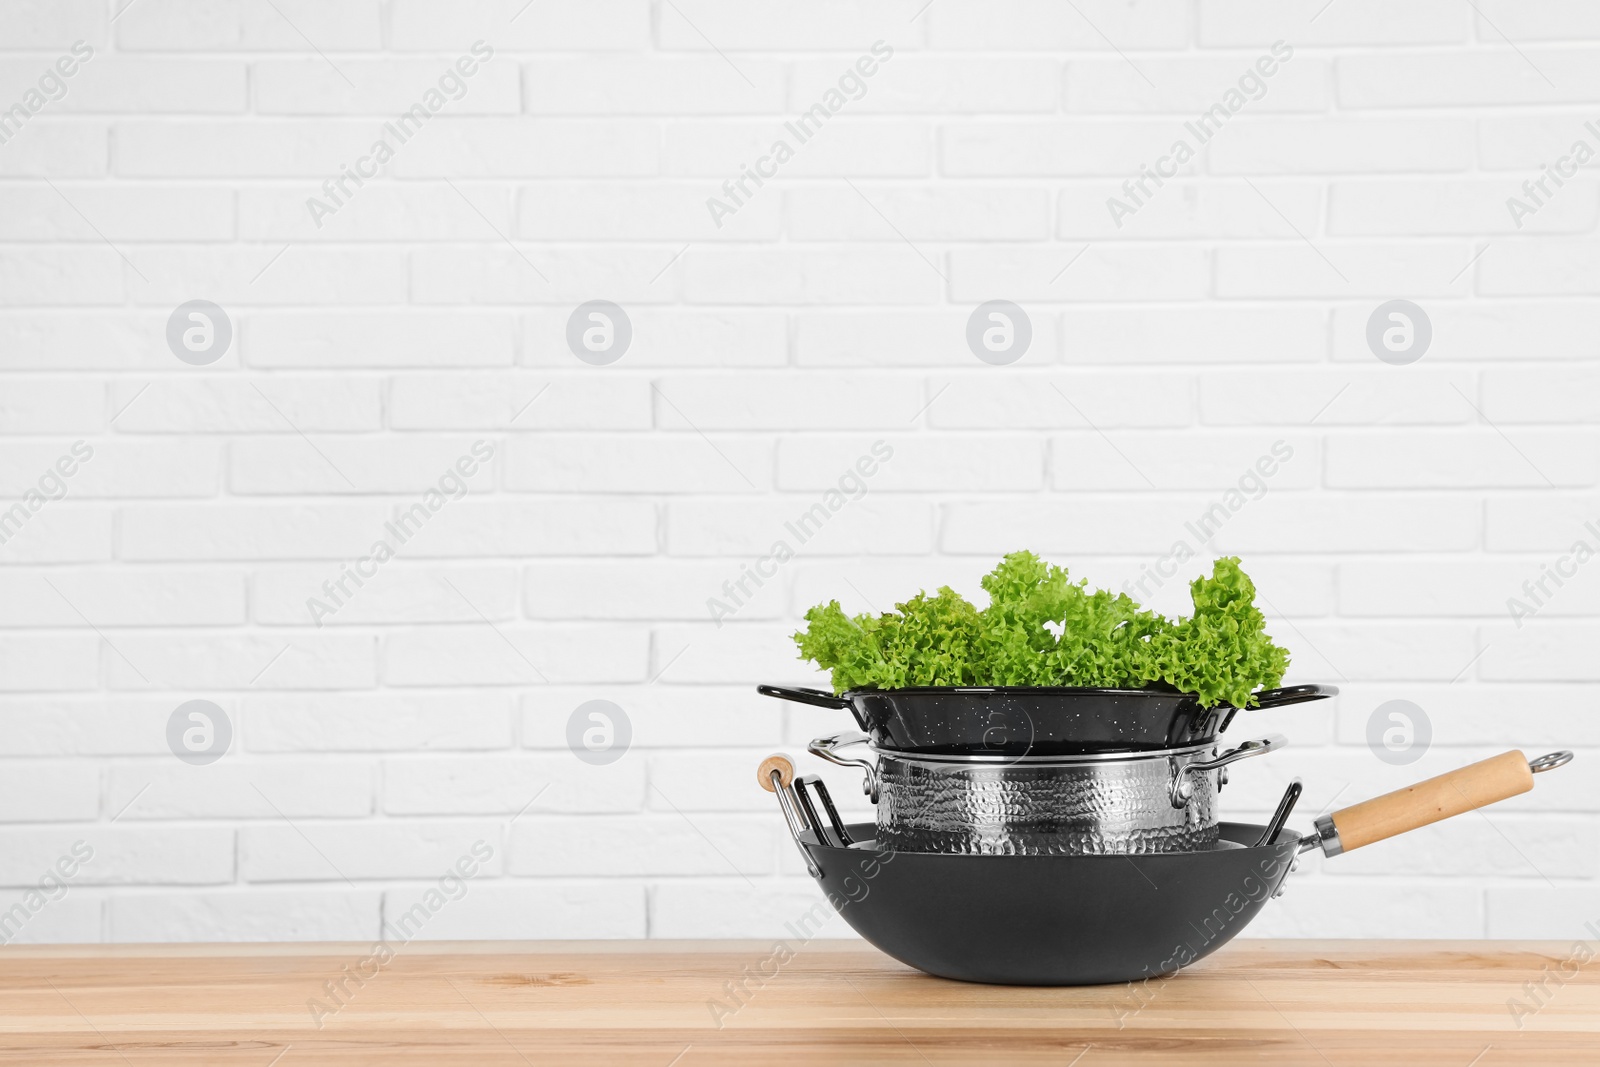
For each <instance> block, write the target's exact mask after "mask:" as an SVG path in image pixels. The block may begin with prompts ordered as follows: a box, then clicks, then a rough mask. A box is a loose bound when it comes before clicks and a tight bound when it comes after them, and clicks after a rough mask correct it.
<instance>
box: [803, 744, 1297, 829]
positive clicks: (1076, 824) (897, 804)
mask: <svg viewBox="0 0 1600 1067" xmlns="http://www.w3.org/2000/svg"><path fill="white" fill-rule="evenodd" d="M1287 743H1288V742H1287V741H1285V740H1284V739H1283V737H1281V736H1278V735H1273V736H1271V737H1266V738H1262V739H1260V740H1257V741H1246V742H1245V743H1244V744H1242V745H1239V746H1238V747H1237V748H1233V749H1229V750H1228V751H1226V752H1222V753H1219V752H1218V751H1217V745H1216V744H1215V743H1214V742H1207V743H1205V744H1198V745H1188V746H1184V747H1179V748H1169V749H1163V750H1160V751H1157V752H1137V753H1129V752H1115V753H1096V754H1089V755H1078V756H1023V757H1005V756H929V755H923V754H914V753H908V752H899V751H895V750H893V749H886V748H879V747H875V746H873V745H872V744H871V743H870V741H869V739H868V738H867V737H866V735H864V734H838V735H835V736H833V737H822V738H818V739H817V740H815V741H812V742H811V744H810V745H808V746H807V747H808V749H809V750H810V751H811V753H812V754H813V755H816V756H819V757H821V758H822V759H825V760H828V761H829V762H831V763H836V764H839V765H840V766H845V767H856V768H859V769H861V770H862V771H863V772H864V774H865V781H864V783H863V791H864V792H865V793H866V794H867V796H868V797H869V798H871V800H872V802H873V803H874V804H876V805H877V808H878V812H877V825H878V835H877V836H878V841H879V843H880V844H881V845H882V846H884V847H886V848H890V849H893V850H894V851H897V852H936V853H957V854H966V855H982V856H997V855H998V856H1077V855H1099V854H1106V853H1112V854H1117V853H1124V854H1126V853H1153V852H1178V851H1190V850H1193V849H1196V848H1204V847H1206V846H1208V845H1210V844H1211V843H1213V842H1214V841H1216V839H1217V822H1218V819H1217V803H1216V800H1217V793H1218V791H1220V790H1221V788H1222V785H1223V783H1224V782H1226V781H1227V771H1226V768H1227V766H1228V765H1229V764H1231V763H1235V762H1237V761H1239V760H1242V759H1247V758H1249V757H1251V756H1260V755H1265V754H1266V753H1268V752H1271V751H1273V750H1274V749H1277V748H1281V747H1283V746H1284V745H1286V744H1287ZM855 746H864V747H865V748H866V749H867V750H869V751H870V752H872V753H873V754H874V755H875V756H876V759H875V760H869V759H866V758H856V757H852V756H848V755H844V754H842V753H841V752H840V750H841V749H849V748H852V747H855Z"/></svg>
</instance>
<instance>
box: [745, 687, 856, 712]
mask: <svg viewBox="0 0 1600 1067" xmlns="http://www.w3.org/2000/svg"><path fill="white" fill-rule="evenodd" d="M756 692H758V693H760V694H761V695H762V696H764V697H777V698H778V699H779V700H792V701H794V702H795V703H797V704H810V705H812V706H813V707H818V708H833V709H835V710H848V709H850V708H851V707H853V705H852V704H851V703H850V701H848V700H846V699H844V698H843V697H836V696H834V695H833V694H832V693H824V692H823V691H822V690H820V689H802V688H799V687H795V688H788V687H785V686H781V685H758V686H756Z"/></svg>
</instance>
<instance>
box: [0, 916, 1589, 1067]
mask: <svg viewBox="0 0 1600 1067" xmlns="http://www.w3.org/2000/svg"><path fill="white" fill-rule="evenodd" d="M1573 948H1574V946H1572V945H1568V944H1556V943H1544V942H1541V943H1529V942H1503V941H1502V942H1438V941H1414V942H1361V941H1248V940H1245V941H1236V942H1234V943H1233V944H1231V945H1228V946H1226V947H1225V948H1223V949H1222V950H1221V951H1219V952H1218V953H1217V954H1216V955H1215V956H1213V957H1211V958H1210V959H1207V960H1204V961H1202V962H1201V963H1199V964H1197V965H1196V966H1194V967H1192V968H1190V969H1189V970H1187V971H1185V972H1184V973H1182V974H1181V975H1179V976H1177V977H1174V978H1170V979H1165V980H1158V981H1153V982H1149V983H1145V984H1141V985H1137V986H1127V985H1123V986H1097V987H1089V988H1078V989H1026V988H1014V987H1013V988H1008V987H1000V986H979V985H967V984H963V983H959V982H949V981H944V980H941V979H936V978H929V977H927V976H925V975H923V974H920V973H918V972H916V971H913V970H910V969H909V968H906V967H903V966H901V965H900V964H897V963H895V962H894V961H892V960H890V959H889V958H888V957H886V956H883V955H882V954H880V953H878V952H876V951H874V950H872V949H870V948H865V947H862V946H861V945H860V944H859V943H858V942H820V941H814V942H812V943H810V944H807V945H804V946H796V950H795V951H794V952H793V953H792V954H790V953H788V952H787V951H785V952H776V953H775V951H774V944H773V943H772V942H727V941H723V942H670V941H668V942H661V941H658V942H542V943H527V942H521V943H455V944H448V943H446V944H440V943H435V944H421V943H413V944H411V945H407V946H403V947H401V948H399V949H398V950H397V951H396V952H395V953H394V954H393V956H392V958H389V959H388V960H387V961H386V962H384V961H382V960H381V959H380V958H375V957H374V956H373V954H372V946H363V945H268V946H238V945H209V946H157V947H148V946H104V945H90V946H76V947H52V948H39V947H10V948H4V949H0V1063H3V1064H19V1065H20V1064H27V1065H30V1067H32V1065H35V1064H44V1063H70V1064H100V1063H104V1064H124V1065H147V1064H163V1065H165V1064H179V1065H198V1064H225V1065H229V1067H245V1065H253V1067H269V1065H271V1064H278V1065H281V1067H300V1065H304V1064H315V1063H329V1064H384V1065H416V1067H424V1065H426V1067H448V1065H456V1064H470V1065H472V1067H484V1065H487V1064H567V1063H572V1062H575V1061H579V1060H584V1061H587V1062H596V1063H608V1064H611V1063H615V1064H649V1065H651V1067H668V1065H669V1064H676V1065H678V1067H696V1065H701V1064H741V1065H745V1064H759V1063H776V1062H797V1061H800V1060H801V1059H804V1060H806V1061H807V1062H811V1063H816V1064H837V1063H859V1064H881V1063H905V1064H921V1063H996V1062H1006V1063H1055V1064H1072V1063H1076V1064H1079V1065H1081V1067H1103V1065H1108V1064H1120V1063H1139V1064H1154V1063H1183V1064H1239V1063H1270V1064H1372V1063H1404V1064H1407V1065H1423V1064H1449V1065H1451V1067H1467V1065H1468V1064H1472V1065H1474V1067H1497V1065H1502V1064H1512V1063H1518V1064H1540V1065H1547V1064H1568V1063H1571V1064H1578V1063H1582V1064H1600V960H1595V961H1594V962H1591V963H1588V964H1587V965H1582V966H1576V970H1575V973H1572V974H1570V975H1561V974H1560V969H1561V966H1562V964H1563V963H1564V962H1565V961H1568V960H1571V959H1572V958H1573V957H1572V953H1573ZM1590 950H1591V951H1596V950H1600V946H1590ZM1545 967H1548V968H1549V971H1548V972H1545V973H1548V974H1554V975H1556V976H1557V977H1554V978H1548V979H1546V980H1545V987H1544V988H1545V991H1544V992H1543V993H1542V994H1540V995H1539V996H1538V997H1537V998H1535V997H1533V996H1531V995H1530V993H1529V992H1528V991H1527V990H1525V989H1524V983H1527V982H1533V983H1538V982H1539V981H1540V980H1541V978H1542V974H1541V969H1542V968H1545ZM1568 969H1569V970H1570V969H1572V965H1569V968H1568ZM763 972H769V973H763ZM770 972H776V973H770ZM740 982H742V983H743V985H744V988H745V990H747V992H740V993H739V994H738V995H737V997H735V996H734V995H733V994H732V993H730V990H731V989H737V987H738V983H740ZM1539 1000H1542V1001H1543V1006H1542V1007H1538V1001H1539ZM1512 1001H1520V1002H1521V1003H1522V1004H1523V1005H1525V1006H1526V1007H1527V1008H1529V1009H1536V1010H1531V1011H1530V1013H1528V1014H1526V1015H1524V1016H1523V1017H1522V1018H1521V1019H1520V1020H1514V1019H1513V1017H1512V1013H1511V1011H1510V1009H1509V1008H1508V1002H1512ZM719 1005H720V1008H719ZM1519 1021H1520V1024H1521V1025H1520V1026H1519V1025H1518V1022H1519ZM319 1024H320V1026H319Z"/></svg>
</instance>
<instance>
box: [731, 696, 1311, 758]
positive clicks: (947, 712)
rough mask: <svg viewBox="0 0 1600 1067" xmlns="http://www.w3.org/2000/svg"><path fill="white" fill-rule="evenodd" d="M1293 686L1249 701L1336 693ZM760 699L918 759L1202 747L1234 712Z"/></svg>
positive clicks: (1047, 699)
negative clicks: (786, 704) (848, 717)
mask: <svg viewBox="0 0 1600 1067" xmlns="http://www.w3.org/2000/svg"><path fill="white" fill-rule="evenodd" d="M1338 691H1339V690H1338V689H1337V688H1335V687H1334V686H1331V685H1292V686H1288V687H1286V688H1283V689H1265V690H1262V691H1261V692H1259V693H1257V694H1256V700H1257V701H1258V706H1259V707H1263V708H1281V707H1286V706H1287V705H1290V704H1300V703H1303V702H1305V701H1308V700H1322V699H1324V698H1325V697H1330V696H1333V695H1334V694H1336V693H1338ZM756 692H758V693H760V694H761V695H763V696H769V697H777V698H779V699H781V700H793V701H797V702H799V703H801V704H811V705H814V706H816V707H822V708H836V709H841V710H846V711H849V712H850V713H851V714H852V715H853V716H854V717H855V720H856V723H857V725H859V726H860V727H861V729H862V730H863V731H865V732H866V734H867V735H868V736H869V737H871V738H872V741H873V744H875V745H876V746H878V747H879V748H888V749H897V750H900V751H902V752H917V753H921V754H925V755H948V756H958V755H970V754H973V753H978V752H981V753H983V754H985V755H997V756H1029V755H1031V756H1080V755H1089V754H1092V753H1096V752H1141V751H1147V750H1153V749H1161V748H1177V747H1180V746H1186V745H1198V744H1205V743H1207V742H1210V741H1214V740H1216V737H1217V735H1218V734H1220V733H1221V732H1222V731H1223V730H1225V729H1227V728H1228V723H1229V722H1231V721H1232V719H1233V715H1234V713H1235V712H1236V711H1238V710H1239V709H1238V708H1232V707H1226V706H1222V707H1211V708H1206V707H1201V705H1200V701H1199V699H1198V698H1197V697H1195V696H1194V695H1193V694H1192V693H1180V692H1178V691H1177V690H1175V689H1155V688H1151V689H1086V688H1065V687H1061V688H1043V687H1040V688H1026V687H992V688H957V687H946V686H939V687H927V688H919V689H854V690H851V691H849V692H847V693H845V694H843V695H842V696H835V695H834V694H832V693H827V692H823V691H822V690H820V689H801V688H788V687H784V686H776V685H758V686H756Z"/></svg>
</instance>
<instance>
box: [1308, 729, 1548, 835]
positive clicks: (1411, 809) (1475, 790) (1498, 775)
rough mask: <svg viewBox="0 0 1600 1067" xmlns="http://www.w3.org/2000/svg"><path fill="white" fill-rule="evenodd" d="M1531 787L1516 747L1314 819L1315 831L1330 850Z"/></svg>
mask: <svg viewBox="0 0 1600 1067" xmlns="http://www.w3.org/2000/svg"><path fill="white" fill-rule="evenodd" d="M1532 788H1533V771H1532V770H1530V769H1529V767H1528V760H1527V757H1526V756H1524V755H1523V754H1522V753H1521V752H1516V751H1512V752H1504V753H1501V754H1500V755H1498V756H1492V757H1490V758H1489V759H1486V760H1481V761H1479V762H1478V763H1473V764H1469V765H1467V766H1465V767H1462V768H1461V769H1460V770H1455V771H1451V772H1450V773H1448V774H1441V775H1439V776H1438V777H1437V778H1429V779H1428V780H1427V781H1425V782H1418V783H1417V784H1416V785H1411V786H1407V787H1406V788H1404V789H1396V790H1395V791H1394V792H1393V793H1385V794H1384V795H1383V796H1381V797H1374V798H1373V799H1371V800H1367V801H1363V802H1362V803H1360V804H1356V805H1353V806H1351V807H1348V808H1344V809H1343V810H1340V811H1336V812H1334V813H1332V814H1331V815H1324V816H1322V817H1320V818H1319V819H1317V837H1318V838H1319V839H1320V843H1321V845H1322V848H1323V851H1324V852H1326V853H1327V854H1328V855H1330V856H1336V855H1338V854H1339V853H1341V852H1349V851H1351V850H1353V849H1358V848H1360V847H1361V846H1362V845H1370V844H1372V843H1373V842H1374V841H1382V840H1383V839H1385V838H1388V837H1394V836H1395V835H1396V834H1403V833H1405V832H1406V831H1407V830H1415V829H1417V828H1418V827H1421V826H1427V825H1428V824H1429V823H1435V822H1438V821H1439V820H1441V819H1448V818H1450V817H1451V816H1452V815H1460V814H1462V813H1463V812H1468V811H1473V810H1475V809H1477V808H1484V807H1488V806H1489V805H1490V804H1493V803H1496V802H1497V801H1501V800H1505V799H1507V798H1508V797H1514V796H1517V795H1518V794H1520V793H1526V792H1528V790H1530V789H1532Z"/></svg>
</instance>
